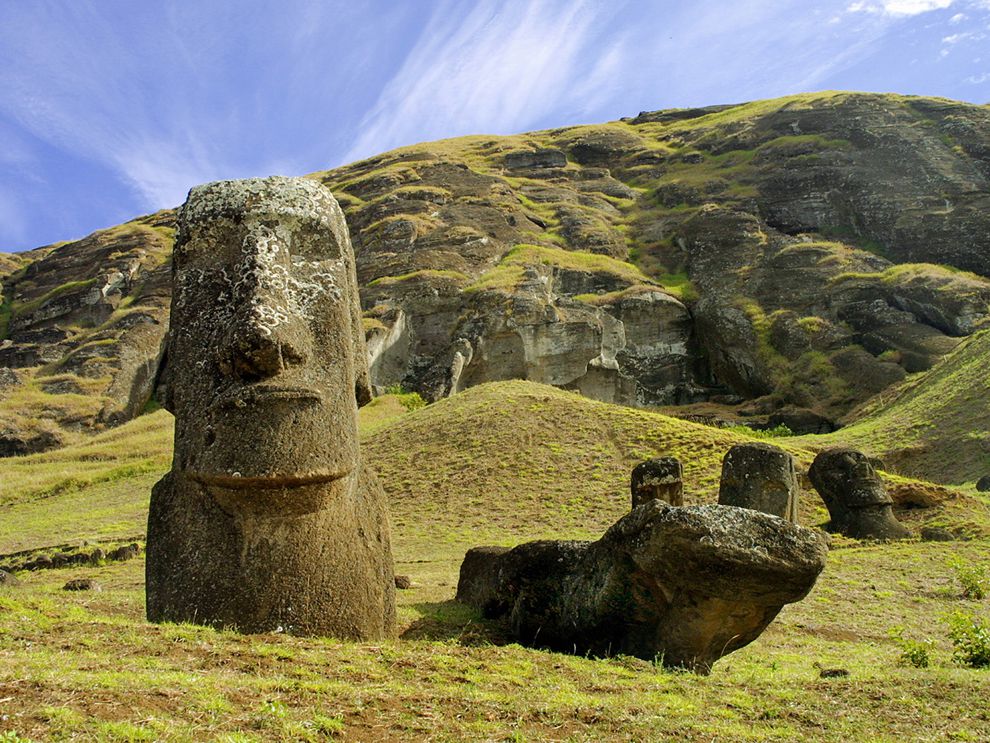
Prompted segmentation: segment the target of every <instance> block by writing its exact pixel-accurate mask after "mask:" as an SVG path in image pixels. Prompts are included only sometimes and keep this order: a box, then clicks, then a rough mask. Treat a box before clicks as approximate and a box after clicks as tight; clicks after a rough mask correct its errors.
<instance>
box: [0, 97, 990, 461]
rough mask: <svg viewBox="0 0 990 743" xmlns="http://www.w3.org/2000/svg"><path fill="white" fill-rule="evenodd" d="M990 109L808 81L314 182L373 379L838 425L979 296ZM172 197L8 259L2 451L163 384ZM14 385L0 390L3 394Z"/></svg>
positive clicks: (962, 323)
mask: <svg viewBox="0 0 990 743" xmlns="http://www.w3.org/2000/svg"><path fill="white" fill-rule="evenodd" d="M988 163H990V109H988V108H987V107H985V106H973V105H969V104H963V103H955V102H952V101H946V100H940V99H929V98H917V97H904V96H894V95H873V94H858V93H816V94H809V95H799V96H790V97H787V98H781V99H776V100H772V101H759V102H755V103H748V104H740V105H734V106H719V107H710V108H702V109H690V110H673V111H659V112H650V113H643V114H640V115H639V116H636V117H634V118H628V119H622V120H620V121H615V122H610V123H606V124H600V125H590V126H580V127H569V128H562V129H554V130H547V131H541V132H531V133H527V134H520V135H514V136H507V137H495V136H478V137H464V138H460V139H455V140H446V141H442V142H433V143H426V144H422V145H416V146H414V147H406V148H402V149H399V150H395V151H392V152H389V153H384V154H382V155H380V156H377V157H374V158H371V159H368V160H365V161H361V162H358V163H354V164H351V165H348V166H345V167H342V168H337V169H335V170H332V171H326V172H321V173H315V174H313V175H312V176H311V177H313V178H316V179H319V180H320V181H322V182H324V183H326V184H327V185H328V186H329V187H330V188H331V189H332V190H333V191H334V192H335V194H337V196H338V198H339V200H340V201H341V204H342V205H343V207H344V210H345V213H346V215H347V219H348V223H349V226H350V229H351V234H352V237H353V241H354V245H355V249H356V252H357V259H358V269H359V278H360V282H361V285H362V302H363V306H364V309H365V314H366V331H367V334H368V338H369V349H370V352H371V362H372V373H373V377H374V381H375V383H376V384H377V385H379V386H380V387H382V386H385V385H388V384H392V383H395V382H402V383H403V384H404V385H405V386H406V387H408V388H411V389H416V390H418V391H420V392H421V393H422V394H423V395H424V396H426V397H428V398H430V399H437V398H439V397H442V396H444V395H446V394H448V393H450V392H452V391H457V390H461V389H464V388H466V387H469V386H473V385H476V384H481V383H484V382H487V381H497V380H501V379H510V378H525V379H529V380H532V381H537V382H542V383H548V384H553V385H556V386H560V387H567V388H572V389H577V390H580V391H581V392H583V393H584V394H586V395H589V396H591V397H594V398H596V399H601V400H607V401H617V402H624V403H629V404H635V405H661V404H662V405H666V404H681V403H685V402H694V401H702V400H712V399H714V400H717V401H718V400H721V401H730V402H736V403H738V402H746V403H747V404H748V405H749V406H750V408H751V409H752V410H755V411H757V412H769V411H772V410H774V409H776V408H778V407H780V406H782V405H788V406H799V407H804V408H811V409H813V410H815V411H817V412H818V413H820V414H822V415H824V416H826V417H827V418H830V419H835V418H839V417H841V416H842V415H844V414H845V413H847V412H848V411H849V410H851V409H852V408H853V407H854V406H855V405H857V404H859V403H861V402H862V401H864V400H865V399H867V398H868V397H870V396H871V395H873V394H875V393H876V392H879V391H882V390H884V389H886V388H888V387H889V386H890V385H892V384H895V383H897V382H899V381H901V380H903V379H904V378H905V376H906V375H907V374H910V373H915V372H918V371H921V370H924V369H927V368H930V367H931V366H932V365H933V364H934V363H936V362H937V361H938V359H939V358H941V357H942V356H944V355H945V354H946V353H948V352H950V351H951V350H952V348H954V347H955V346H956V345H957V344H958V342H959V338H961V337H964V336H966V335H968V334H970V333H972V332H973V331H974V330H975V329H977V328H978V327H979V326H980V325H981V324H982V323H984V322H985V321H986V318H987V315H988V305H990V279H988V277H990V264H988V263H987V261H988V258H987V256H988V255H990V244H988V240H990V237H988V235H990V222H988V220H990V216H988V215H990V185H988V183H990V180H988V179H990V164H988ZM173 220H174V214H173V213H172V212H170V211H165V212H161V213H159V214H156V215H151V216H149V217H146V218H140V219H136V220H134V221H132V222H130V223H128V224H126V225H121V226H120V227H117V228H113V229H112V230H105V231H101V232H98V233H94V235H91V236H89V237H87V238H85V239H83V240H79V241H75V242H70V243H65V244H59V245H54V246H48V247H46V248H41V249H38V250H37V251H32V252H31V253H28V254H25V255H23V256H21V257H20V258H19V259H18V260H17V261H14V260H7V259H4V260H3V261H0V279H2V284H3V290H2V291H3V299H2V306H0V335H2V336H4V337H0V367H5V368H6V371H3V372H2V374H0V414H2V416H3V421H4V422H3V426H2V429H3V430H0V454H2V453H8V454H9V453H20V452H25V451H36V450H40V449H45V448H50V447H52V446H57V445H59V444H61V443H65V442H71V441H73V440H76V439H78V438H79V436H80V432H82V431H89V430H93V429H99V428H100V427H103V426H107V425H116V424H117V423H119V422H121V421H122V420H125V419H127V418H130V417H132V416H133V415H135V414H136V413H137V412H139V411H140V410H141V409H142V408H143V406H144V404H145V403H146V402H147V401H148V399H149V398H150V397H151V396H152V395H153V392H154V388H155V385H156V382H157V380H158V378H159V376H160V372H161V365H162V363H163V359H162V344H161V341H162V339H163V337H164V335H165V332H166V329H167V323H168V310H167V300H168V293H169V286H168V264H167V256H168V250H169V248H170V245H171V228H172V226H173ZM4 398H6V399H4Z"/></svg>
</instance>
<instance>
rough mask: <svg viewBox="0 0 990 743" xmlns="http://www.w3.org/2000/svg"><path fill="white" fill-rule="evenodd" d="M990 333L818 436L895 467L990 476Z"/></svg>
mask: <svg viewBox="0 0 990 743" xmlns="http://www.w3.org/2000/svg"><path fill="white" fill-rule="evenodd" d="M988 364H990V331H983V332H981V333H977V334H976V335H974V336H972V337H971V338H968V339H967V340H966V341H964V342H963V343H962V344H961V345H960V347H959V348H958V349H956V350H955V351H954V352H953V353H952V354H951V355H949V356H947V357H946V358H945V359H944V360H943V361H941V362H940V363H939V364H938V365H937V366H935V367H934V368H933V369H932V370H931V371H929V372H927V373H926V374H923V375H918V376H917V377H916V378H913V379H911V380H910V381H909V382H907V383H905V384H902V385H900V386H898V387H895V388H894V389H891V390H889V391H887V392H884V393H882V394H881V395H880V396H879V397H878V398H876V399H874V400H872V401H871V402H870V404H869V405H868V406H867V407H866V408H864V410H862V411H860V412H861V417H860V418H859V419H858V420H856V422H855V423H853V424H851V425H849V426H846V427H845V428H843V429H842V430H841V431H838V432H836V433H834V434H830V435H828V436H823V437H819V440H820V441H825V442H827V441H841V442H843V443H847V444H849V445H851V446H858V447H861V448H863V449H864V450H866V451H868V452H870V453H871V454H873V455H874V456H878V457H880V458H882V459H883V461H884V464H885V465H886V466H887V467H888V468H889V469H890V470H891V471H894V472H899V473H901V474H904V475H909V476H912V477H925V478H927V479H930V480H934V481H936V482H944V483H951V484H955V485H961V484H964V483H969V484H974V483H975V482H976V480H978V479H979V478H981V477H983V476H984V475H987V474H990V369H988Z"/></svg>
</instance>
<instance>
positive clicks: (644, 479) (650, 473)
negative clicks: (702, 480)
mask: <svg viewBox="0 0 990 743" xmlns="http://www.w3.org/2000/svg"><path fill="white" fill-rule="evenodd" d="M629 489H630V491H631V493H632V507H633V508H637V507H638V506H641V505H643V504H644V503H647V502H648V501H651V500H659V501H663V502H665V503H669V504H670V505H672V506H683V505H684V477H683V474H682V471H681V463H680V462H679V461H678V460H677V458H676V457H656V458H655V459H647V460H646V461H645V462H640V463H639V464H637V465H636V466H635V467H634V468H633V471H632V475H631V477H630V481H629Z"/></svg>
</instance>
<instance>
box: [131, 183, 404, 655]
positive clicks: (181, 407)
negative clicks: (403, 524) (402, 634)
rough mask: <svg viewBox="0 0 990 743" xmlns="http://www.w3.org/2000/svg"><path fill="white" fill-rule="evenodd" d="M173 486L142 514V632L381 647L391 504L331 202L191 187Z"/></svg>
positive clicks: (182, 223)
mask: <svg viewBox="0 0 990 743" xmlns="http://www.w3.org/2000/svg"><path fill="white" fill-rule="evenodd" d="M173 268H174V287H175V288H174V292H173V298H172V308H171V317H172V333H171V334H170V339H169V345H168V356H169V359H170V371H171V381H170V383H169V385H168V390H167V396H166V405H167V407H168V409H169V410H171V411H172V412H173V413H174V414H175V455H174V460H173V464H172V471H171V472H170V473H169V474H168V475H166V476H165V477H164V478H163V479H162V480H161V481H159V483H158V484H157V485H156V486H155V488H154V490H153V492H152V495H151V507H150V513H149V516H148V543H147V581H146V584H147V612H148V618H149V619H150V620H152V621H156V622H161V621H171V622H194V623H199V624H208V625H214V626H223V627H231V628H235V629H237V630H240V631H243V632H290V633H294V634H306V635H332V636H336V637H344V638H377V637H382V636H387V635H389V634H391V633H392V631H393V629H394V622H395V582H394V573H393V569H392V554H391V550H390V546H389V525H388V514H387V510H386V503H385V496H384V493H383V492H382V489H381V486H380V485H379V484H378V481H377V480H376V479H375V477H374V475H373V474H372V473H371V472H370V470H368V469H367V467H366V466H365V465H364V464H363V463H362V461H361V457H360V452H359V450H358V439H357V403H361V404H363V403H365V402H368V401H369V400H370V399H371V389H370V383H369V378H368V370H367V362H366V351H365V341H364V333H363V330H362V327H361V318H360V313H359V308H358V300H357V286H356V281H355V277H354V259H353V253H352V251H351V246H350V241H349V239H348V234H347V227H346V224H345V223H344V219H343V215H342V214H341V211H340V208H339V207H338V205H337V202H336V201H335V200H334V198H333V195H332V194H331V193H330V192H329V191H327V190H326V189H324V188H323V187H322V186H320V185H319V184H317V183H314V182H312V181H307V180H303V179H290V178H268V179H255V180H246V181H220V182H217V183H211V184H207V185H205V186H199V187H197V188H194V189H193V190H192V191H191V192H190V194H189V198H188V199H187V201H186V203H185V204H184V205H183V207H182V209H181V212H180V217H179V234H178V237H177V240H176V246H175V253H174V259H173Z"/></svg>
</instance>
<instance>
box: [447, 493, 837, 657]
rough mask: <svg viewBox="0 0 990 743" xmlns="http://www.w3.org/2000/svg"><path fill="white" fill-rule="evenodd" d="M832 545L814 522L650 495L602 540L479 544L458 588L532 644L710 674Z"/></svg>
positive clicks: (806, 584) (811, 573) (796, 595)
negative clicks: (812, 526) (808, 523)
mask: <svg viewBox="0 0 990 743" xmlns="http://www.w3.org/2000/svg"><path fill="white" fill-rule="evenodd" d="M826 554H827V548H826V545H825V540H824V538H823V537H822V535H821V534H820V533H819V532H818V531H815V530H812V529H806V528H803V527H800V526H796V525H794V524H791V523H788V522H786V521H783V520H781V519H779V518H775V517H772V516H768V515H766V514H762V513H758V512H756V511H751V510H747V509H741V508H732V507H728V506H689V507H684V508H677V507H672V506H669V505H668V504H666V503H663V502H661V501H658V500H652V501H649V502H647V503H645V504H644V505H642V506H640V507H638V508H636V509H634V510H633V511H632V512H631V513H630V514H628V515H627V516H624V517H623V518H621V519H619V521H617V522H616V523H615V524H614V525H613V526H612V527H611V528H610V529H609V530H608V531H607V532H606V533H605V535H604V536H603V537H602V538H601V539H600V540H598V541H597V542H557V541H541V542H530V543H528V544H523V545H520V546H518V547H515V548H513V549H507V548H502V547H479V548H475V549H472V550H471V551H469V552H468V553H467V555H466V556H465V558H464V562H463V564H462V565H461V574H460V580H459V582H458V585H457V599H458V601H462V602H464V603H467V604H470V605H472V606H475V607H477V608H479V609H480V610H481V611H482V612H483V613H484V615H485V616H488V617H506V618H508V620H509V622H510V624H511V627H512V632H513V634H514V636H515V637H516V638H517V639H518V640H519V642H521V643H523V644H526V645H534V646H538V647H548V648H551V649H554V650H560V651H563V652H570V653H578V654H582V655H584V654H590V655H595V656H605V655H612V654H618V653H624V654H627V655H633V656H636V657H639V658H643V659H646V660H650V661H653V660H656V661H659V662H661V663H663V664H664V665H666V666H673V667H686V668H690V669H692V670H694V671H697V672H700V673H707V672H708V671H710V670H711V667H712V665H713V664H714V663H715V661H717V660H718V659H719V658H721V657H722V656H723V655H726V654H727V653H730V652H732V651H733V650H737V649H738V648H741V647H743V646H745V645H747V644H749V643H750V642H752V641H753V640H754V639H756V638H757V637H758V636H759V635H760V633H761V632H763V630H764V629H765V628H766V626H767V625H768V624H769V623H770V622H771V621H772V620H773V618H774V617H775V616H776V615H777V613H778V612H779V611H780V609H781V607H782V606H783V605H784V604H787V603H791V602H794V601H799V600H800V599H802V598H804V596H806V595H807V593H808V592H809V591H810V590H811V588H812V586H813V585H814V583H815V580H816V579H817V577H818V574H819V573H820V572H821V571H822V569H823V567H824V566H825V558H826Z"/></svg>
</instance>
